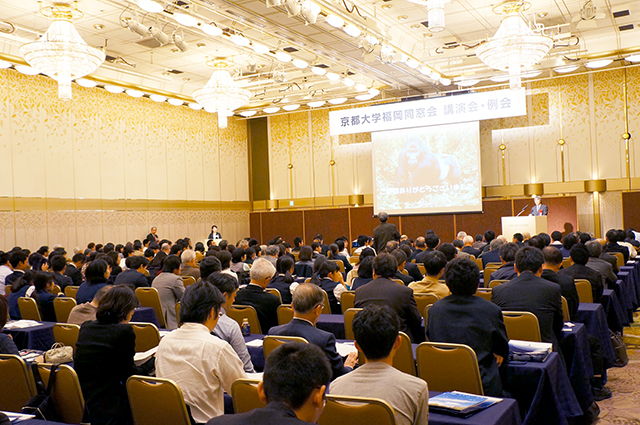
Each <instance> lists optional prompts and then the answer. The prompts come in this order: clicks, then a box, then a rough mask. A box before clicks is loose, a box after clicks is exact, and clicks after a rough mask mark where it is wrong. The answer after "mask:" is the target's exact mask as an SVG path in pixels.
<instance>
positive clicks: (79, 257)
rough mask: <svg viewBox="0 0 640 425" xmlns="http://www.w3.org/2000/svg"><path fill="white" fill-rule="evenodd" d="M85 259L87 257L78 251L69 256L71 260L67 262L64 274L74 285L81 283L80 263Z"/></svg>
mask: <svg viewBox="0 0 640 425" xmlns="http://www.w3.org/2000/svg"><path fill="white" fill-rule="evenodd" d="M86 261H87V257H86V256H85V255H84V254H83V253H81V252H79V253H77V254H75V255H74V256H73V257H72V258H71V262H70V263H69V264H67V268H66V269H65V271H64V274H65V275H67V276H69V277H70V278H71V280H72V281H73V285H74V286H80V285H82V272H81V271H80V270H81V269H82V265H83V264H84V263H85V262H86Z"/></svg>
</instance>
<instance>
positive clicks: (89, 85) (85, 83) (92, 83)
mask: <svg viewBox="0 0 640 425" xmlns="http://www.w3.org/2000/svg"><path fill="white" fill-rule="evenodd" d="M76 83H77V84H78V85H80V86H82V87H87V88H92V87H95V86H96V85H98V83H96V82H95V81H93V80H89V79H87V78H78V79H77V80H76Z"/></svg>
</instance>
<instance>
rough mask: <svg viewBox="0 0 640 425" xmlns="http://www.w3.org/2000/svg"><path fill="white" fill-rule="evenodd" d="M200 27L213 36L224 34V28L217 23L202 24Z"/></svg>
mask: <svg viewBox="0 0 640 425" xmlns="http://www.w3.org/2000/svg"><path fill="white" fill-rule="evenodd" d="M200 29H201V30H202V32H203V33H205V34H207V35H210V36H211V37H218V36H220V35H222V29H220V28H218V27H216V26H215V25H211V24H201V25H200Z"/></svg>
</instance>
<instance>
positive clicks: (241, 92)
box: [193, 61, 251, 128]
mask: <svg viewBox="0 0 640 425" xmlns="http://www.w3.org/2000/svg"><path fill="white" fill-rule="evenodd" d="M213 66H214V67H215V68H217V69H216V70H215V71H213V75H212V76H211V79H210V80H209V82H208V83H207V84H206V85H205V86H204V87H203V88H201V89H198V90H196V91H194V92H193V97H194V98H195V99H196V101H197V102H198V103H199V104H200V105H202V106H204V107H205V108H206V109H207V110H209V111H215V112H217V113H218V127H220V128H227V116H228V115H230V113H231V112H232V111H233V110H235V109H238V108H239V107H241V106H242V105H244V104H245V103H247V102H248V101H249V98H250V97H251V92H250V91H249V90H245V89H242V88H240V87H236V83H235V81H233V78H231V75H230V74H229V71H227V70H226V69H224V68H225V67H226V66H227V64H226V62H224V61H216V62H214V64H213Z"/></svg>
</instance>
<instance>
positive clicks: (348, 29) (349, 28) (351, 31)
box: [343, 24, 362, 37]
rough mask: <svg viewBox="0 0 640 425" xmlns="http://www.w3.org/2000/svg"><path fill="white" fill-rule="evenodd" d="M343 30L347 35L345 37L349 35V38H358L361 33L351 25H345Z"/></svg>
mask: <svg viewBox="0 0 640 425" xmlns="http://www.w3.org/2000/svg"><path fill="white" fill-rule="evenodd" d="M343 30H344V32H346V33H347V35H350V36H351V37H359V36H360V34H361V33H362V31H361V30H360V28H358V27H356V26H355V25H351V24H347V25H345V26H344V28H343Z"/></svg>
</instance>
